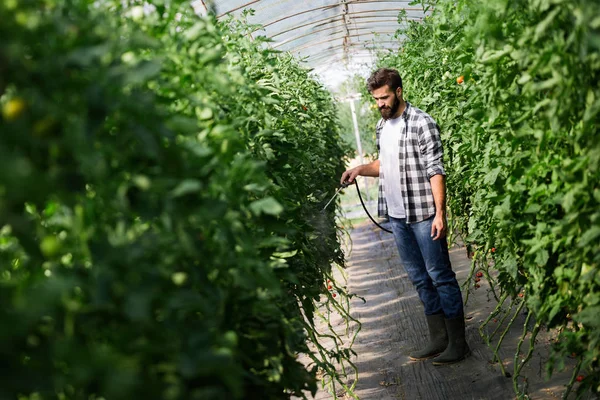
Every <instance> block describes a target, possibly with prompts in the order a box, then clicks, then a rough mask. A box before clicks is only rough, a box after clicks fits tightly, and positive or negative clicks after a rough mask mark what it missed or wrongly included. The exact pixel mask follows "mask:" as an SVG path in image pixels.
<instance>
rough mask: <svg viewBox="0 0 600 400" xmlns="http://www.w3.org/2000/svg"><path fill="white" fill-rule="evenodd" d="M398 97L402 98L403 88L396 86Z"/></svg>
mask: <svg viewBox="0 0 600 400" xmlns="http://www.w3.org/2000/svg"><path fill="white" fill-rule="evenodd" d="M396 97H398V98H399V99H401V98H402V88H401V87H399V88H396Z"/></svg>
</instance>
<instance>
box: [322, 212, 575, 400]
mask: <svg viewBox="0 0 600 400" xmlns="http://www.w3.org/2000/svg"><path fill="white" fill-rule="evenodd" d="M351 238H352V244H351V247H349V248H348V249H347V251H346V255H347V260H348V263H347V264H348V265H347V268H346V273H347V279H348V281H347V284H348V291H349V292H351V293H355V294H356V295H358V296H360V297H362V298H364V299H365V302H363V301H362V300H361V299H359V298H357V297H355V298H353V299H352V300H351V315H352V316H353V317H355V318H356V319H358V320H359V321H360V322H361V324H362V327H361V330H360V332H359V333H358V336H357V339H356V342H355V343H354V346H353V349H354V351H356V353H357V357H355V358H354V359H353V361H354V362H355V364H356V366H357V368H358V371H359V379H358V382H357V385H356V388H355V394H356V395H357V396H358V397H359V398H360V399H362V400H384V399H386V400H387V399H407V400H418V399H423V400H437V399H439V400H448V399H460V400H463V399H486V400H487V399H490V400H496V399H497V400H504V399H514V398H515V395H514V391H513V386H512V385H513V383H512V379H511V378H505V377H503V376H501V373H500V369H499V367H498V364H497V363H496V364H492V363H491V359H492V352H491V350H490V349H489V348H488V346H487V345H486V344H485V343H484V342H483V340H482V338H481V337H480V335H479V332H478V327H479V326H480V324H481V322H482V321H483V320H484V319H485V318H486V317H487V316H488V315H489V313H490V311H492V310H493V309H494V307H495V306H496V301H495V300H493V298H492V299H491V300H490V299H488V297H491V296H489V294H488V291H487V289H488V286H487V284H486V283H485V282H484V281H483V280H482V281H481V282H480V283H481V287H480V288H479V289H477V290H474V289H471V290H472V292H471V293H470V295H469V300H468V303H467V304H466V306H465V313H466V316H467V322H466V329H467V341H468V342H469V344H470V347H471V350H472V355H471V356H470V357H468V358H467V359H466V360H465V361H463V362H461V363H458V364H455V365H451V366H444V367H435V366H433V365H432V364H431V362H430V361H421V362H414V361H410V360H409V359H408V353H409V352H410V351H412V350H413V349H415V348H417V347H418V346H420V345H421V344H423V343H424V342H425V340H426V339H427V333H426V332H427V327H426V323H425V319H424V316H423V308H422V305H421V303H420V301H419V298H418V297H417V293H416V291H415V290H414V289H413V286H412V284H411V283H410V281H409V280H408V276H407V275H406V273H405V272H404V270H403V268H402V267H401V266H400V265H399V260H398V256H397V250H396V248H395V244H394V241H393V237H392V235H390V234H388V233H386V232H383V231H381V230H379V229H378V228H376V227H374V226H373V225H372V224H371V223H370V222H365V223H361V224H360V225H358V226H355V227H354V229H353V230H352V231H351ZM450 258H451V261H452V266H453V269H454V271H455V272H456V274H457V278H458V280H459V283H460V284H462V283H463V282H464V281H465V279H466V278H467V276H468V273H469V269H470V265H471V262H470V260H469V259H468V258H467V257H466V252H465V249H464V248H458V247H454V248H452V249H451V250H450ZM464 295H465V293H463V297H464ZM517 318H518V321H517V323H516V324H515V326H514V328H513V329H511V331H509V333H508V335H507V336H506V338H505V341H504V344H503V345H502V347H501V352H500V354H501V357H502V358H503V360H504V365H505V367H506V370H507V371H509V372H512V370H513V358H514V353H515V349H516V345H517V342H518V340H519V337H520V335H521V334H522V329H523V328H522V327H523V321H524V318H525V315H524V314H523V313H521V314H520V315H518V317H517ZM331 322H332V325H334V326H336V325H338V324H341V322H342V321H341V319H337V320H336V319H335V317H334V319H332V321H331ZM491 325H493V323H491V324H490V329H495V328H496V326H491ZM496 325H497V323H496ZM527 339H529V338H527ZM551 340H552V336H551V334H549V333H546V332H542V333H540V335H539V336H538V340H537V344H536V350H535V352H534V357H533V359H532V360H531V361H530V362H529V364H528V366H527V367H526V368H525V369H524V371H525V374H523V375H525V376H526V377H527V380H528V383H529V390H528V392H529V396H530V397H529V398H530V399H560V398H561V394H562V392H563V391H564V384H566V383H567V382H568V380H569V377H570V371H569V370H567V371H564V372H561V373H555V375H554V376H553V378H552V381H550V382H546V381H545V379H544V377H545V371H544V367H543V365H542V364H543V361H545V359H547V354H548V348H549V343H550V341H551ZM526 351H527V347H526V346H524V347H523V353H524V352H526ZM571 364H573V363H571ZM571 368H572V365H571ZM569 369H570V368H569ZM332 398H344V399H346V398H350V397H348V396H347V395H344V394H343V392H340V391H338V394H337V397H335V396H333V395H332V394H330V393H327V391H325V390H321V391H319V392H318V393H317V395H316V396H315V399H318V400H324V399H332ZM569 398H574V396H569Z"/></svg>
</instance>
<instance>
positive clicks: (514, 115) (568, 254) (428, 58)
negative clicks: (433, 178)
mask: <svg viewBox="0 0 600 400" xmlns="http://www.w3.org/2000/svg"><path fill="white" fill-rule="evenodd" d="M424 7H425V8H426V9H427V10H428V14H429V16H427V17H426V18H425V20H424V21H423V23H415V22H411V21H408V20H407V21H404V22H405V23H406V24H407V25H408V27H407V28H406V29H401V30H399V31H398V34H397V37H398V39H399V40H400V39H401V43H400V47H401V48H400V50H399V51H397V52H391V53H389V54H383V55H381V56H380V57H379V59H378V61H377V64H378V66H388V67H395V68H398V69H399V70H400V72H401V74H402V75H403V77H404V78H405V82H406V83H405V95H406V97H407V99H408V100H409V101H413V102H414V103H415V104H418V105H419V106H420V107H422V108H424V109H425V110H426V111H428V112H429V113H430V114H432V115H433V116H434V118H435V119H436V120H437V121H438V123H439V124H440V125H441V128H442V132H443V133H442V134H443V140H444V142H445V148H446V159H445V161H446V165H447V168H448V190H449V193H448V204H449V208H450V212H451V214H452V221H451V225H452V226H455V227H456V229H457V234H458V235H460V237H461V238H462V239H463V241H464V242H465V244H466V245H467V249H468V251H469V253H470V254H473V253H474V254H475V255H476V257H475V258H474V260H473V266H472V271H471V275H472V274H473V273H474V272H475V271H479V270H481V271H482V272H483V273H484V274H485V278H486V279H488V280H489V281H490V286H491V288H492V290H493V291H494V292H493V296H494V297H495V298H496V300H498V308H497V309H496V310H494V312H493V313H492V314H491V315H490V317H488V318H487V319H486V321H485V322H484V323H483V327H485V325H487V324H488V323H489V321H490V320H491V319H493V318H495V317H496V315H497V314H499V313H503V317H502V318H503V319H507V321H508V327H507V328H506V329H509V328H510V325H511V323H512V322H514V321H515V318H514V316H513V317H511V316H510V315H516V314H511V313H516V312H521V310H523V311H525V310H526V311H527V321H526V324H525V326H524V328H523V334H522V337H521V339H520V341H519V344H518V347H519V349H520V348H521V345H522V344H523V343H524V341H525V339H526V337H527V336H529V337H530V344H531V346H533V344H534V343H535V337H536V335H537V334H538V332H539V331H540V329H542V328H544V329H555V330H556V331H557V332H559V333H560V336H559V340H558V341H557V343H556V344H555V346H554V347H553V354H552V357H551V360H550V362H549V363H548V365H547V369H548V372H549V373H551V372H552V370H553V369H555V368H556V367H559V368H560V367H561V366H562V365H564V362H563V360H564V359H565V358H566V357H568V356H569V355H571V354H576V355H577V358H578V364H577V367H576V371H575V372H574V374H573V379H571V381H570V382H569V383H568V385H567V389H566V393H565V396H566V395H568V393H569V391H570V390H571V388H572V387H573V385H574V383H575V382H577V391H578V394H579V395H583V394H584V393H585V392H588V391H591V392H595V393H597V392H598V391H600V364H599V361H598V360H599V357H600V330H599V329H598V327H599V325H598V318H597V316H598V315H600V281H599V280H598V277H599V276H600V275H599V263H600V247H599V246H600V244H599V243H600V241H599V240H598V239H599V238H600V222H599V221H600V213H599V211H598V210H599V209H600V207H599V206H600V189H599V188H600V186H599V182H600V175H599V171H600V169H599V168H598V167H599V164H600V147H599V143H600V142H598V140H597V138H598V134H599V132H598V123H597V121H598V113H599V112H600V89H599V88H598V84H597V82H598V80H599V78H600V20H599V19H598V17H597V16H598V15H599V13H600V8H599V6H598V4H597V3H594V2H586V1H580V0H566V1H545V0H519V1H494V2H484V3H482V2H473V1H470V0H461V1H446V0H439V1H436V2H424ZM403 18H404V16H403V15H402V14H401V15H400V19H403ZM492 250H493V251H492ZM469 282H471V281H470V280H469ZM505 302H508V303H509V305H508V311H506V304H504V303H505ZM503 307H504V308H503ZM511 310H512V311H511ZM483 327H482V328H483ZM505 333H506V330H504V331H503V332H499V331H498V329H496V330H495V331H494V333H492V334H491V335H484V334H483V331H482V335H483V336H484V340H485V341H486V342H488V344H490V346H491V347H492V349H493V350H494V357H498V353H497V351H498V348H499V347H500V345H501V344H502V339H503V337H504V335H505ZM496 334H500V336H499V337H496V339H495V342H493V339H494V336H495V335H496ZM531 348H532V347H530V349H529V353H528V354H527V356H526V357H525V359H524V360H525V361H527V360H528V359H529V357H530V355H531V351H532V350H531ZM519 349H518V350H517V351H519ZM515 357H518V353H517V354H516V355H515ZM515 360H517V358H515ZM522 365H523V363H521V362H519V363H517V362H516V361H515V368H514V371H513V381H514V386H515V391H516V393H517V394H518V395H519V396H521V397H522V396H525V391H526V385H523V384H522V383H521V382H519V381H518V379H519V373H520V371H521V369H522ZM501 368H502V369H503V373H505V372H506V371H504V366H501ZM580 370H581V371H583V372H582V374H581V375H578V374H579V371H580ZM582 376H583V377H582ZM577 377H578V378H577Z"/></svg>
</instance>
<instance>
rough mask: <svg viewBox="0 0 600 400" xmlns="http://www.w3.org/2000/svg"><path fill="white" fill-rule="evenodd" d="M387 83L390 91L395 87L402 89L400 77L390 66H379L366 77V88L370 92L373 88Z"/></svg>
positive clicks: (394, 89)
mask: <svg viewBox="0 0 600 400" xmlns="http://www.w3.org/2000/svg"><path fill="white" fill-rule="evenodd" d="M385 85H388V86H389V87H390V89H392V91H394V92H395V91H396V89H398V88H400V89H402V78H401V77H400V73H398V71H397V70H395V69H391V68H379V69H378V70H377V71H375V72H373V73H372V74H371V76H370V77H369V79H367V89H369V92H372V91H373V90H375V89H379V88H381V87H384V86H385Z"/></svg>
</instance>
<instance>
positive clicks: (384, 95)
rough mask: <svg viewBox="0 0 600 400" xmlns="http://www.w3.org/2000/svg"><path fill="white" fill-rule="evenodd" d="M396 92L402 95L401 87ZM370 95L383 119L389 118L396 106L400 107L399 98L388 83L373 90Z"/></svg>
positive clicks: (396, 109) (394, 111) (394, 112)
mask: <svg viewBox="0 0 600 400" xmlns="http://www.w3.org/2000/svg"><path fill="white" fill-rule="evenodd" d="M397 92H399V94H400V95H402V89H400V88H398V90H397ZM371 95H372V96H373V98H374V99H375V101H376V102H377V108H379V112H380V113H381V117H382V118H383V119H390V118H392V116H393V115H394V114H396V111H398V107H400V100H399V99H398V94H397V93H394V91H393V90H392V89H390V87H389V86H388V85H385V86H382V87H380V88H379V89H375V90H373V91H372V92H371Z"/></svg>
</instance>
